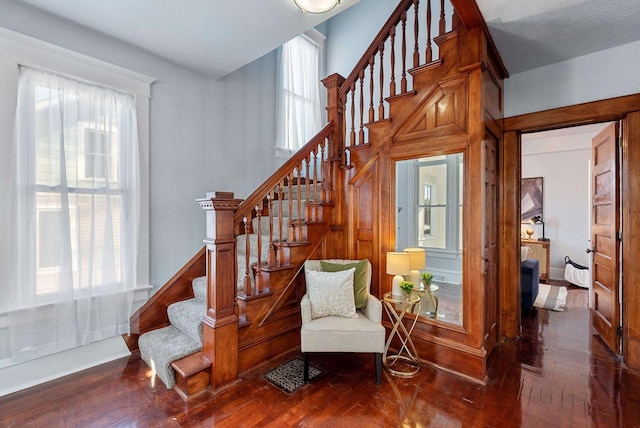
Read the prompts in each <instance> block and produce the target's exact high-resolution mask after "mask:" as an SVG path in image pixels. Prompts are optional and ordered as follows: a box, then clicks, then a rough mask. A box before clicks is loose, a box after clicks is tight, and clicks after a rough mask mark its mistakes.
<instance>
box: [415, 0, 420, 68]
mask: <svg viewBox="0 0 640 428" xmlns="http://www.w3.org/2000/svg"><path fill="white" fill-rule="evenodd" d="M419 3H420V0H413V10H414V12H415V18H414V20H413V39H414V41H415V45H414V48H413V66H414V67H417V66H419V65H420V49H419V43H418V36H419V33H420V32H419V31H418V4H419Z"/></svg>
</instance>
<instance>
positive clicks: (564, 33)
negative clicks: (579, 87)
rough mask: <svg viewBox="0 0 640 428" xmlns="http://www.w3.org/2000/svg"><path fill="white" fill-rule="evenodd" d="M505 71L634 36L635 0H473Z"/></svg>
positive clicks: (639, 9) (638, 20)
mask: <svg viewBox="0 0 640 428" xmlns="http://www.w3.org/2000/svg"><path fill="white" fill-rule="evenodd" d="M476 3H477V4H478V7H479V8H480V10H481V11H482V15H483V16H484V19H485V21H486V22H487V26H488V27H489V31H490V33H491V35H492V37H493V39H494V41H495V43H496V46H497V47H498V51H499V52H500V55H501V57H502V59H503V61H504V63H505V65H506V66H507V69H508V70H509V73H510V74H515V73H519V72H522V71H526V70H531V69H533V68H538V67H542V66H544V65H548V64H553V63H556V62H559V61H563V60H567V59H570V58H575V57H577V56H582V55H586V54H589V53H592V52H597V51H600V50H603V49H608V48H612V47H615V46H619V45H623V44H626V43H630V42H634V41H637V40H640V1H638V0H476Z"/></svg>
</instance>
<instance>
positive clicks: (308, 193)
mask: <svg viewBox="0 0 640 428" xmlns="http://www.w3.org/2000/svg"><path fill="white" fill-rule="evenodd" d="M312 155H313V152H310V153H309V156H307V158H306V159H305V160H304V162H305V165H304V168H305V169H304V170H305V173H306V175H305V182H304V184H305V192H306V195H305V197H304V200H305V203H309V200H310V199H311V190H310V189H311V183H310V181H311V176H310V175H309V172H310V171H311V158H312Z"/></svg>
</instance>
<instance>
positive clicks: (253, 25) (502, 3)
mask: <svg viewBox="0 0 640 428" xmlns="http://www.w3.org/2000/svg"><path fill="white" fill-rule="evenodd" d="M11 1H12V2H14V3H17V4H21V5H23V6H27V7H30V8H33V9H37V10H40V11H44V12H45V13H48V14H50V15H53V16H56V17H59V18H61V19H64V20H68V21H72V22H74V23H75V24H78V25H82V26H84V27H87V28H90V29H93V30H95V31H98V32H100V33H103V34H106V35H108V36H111V37H114V38H116V39H120V40H123V41H125V42H127V43H129V44H131V45H134V46H137V47H139V48H141V49H143V50H145V51H147V52H150V53H152V54H154V55H156V56H158V57H161V58H163V59H165V60H168V61H170V62H173V63H175V64H179V65H181V66H183V67H185V68H188V69H190V70H193V71H196V72H198V73H200V74H203V75H205V76H209V77H212V78H214V79H217V78H220V77H222V76H224V75H226V74H228V73H230V72H231V71H233V70H236V69H238V68H240V67H242V66H243V65H245V64H248V63H249V62H251V61H253V60H255V59H257V58H259V57H261V56H262V55H264V54H266V53H267V52H269V51H271V50H273V49H275V48H276V47H278V46H280V45H281V44H282V43H284V42H286V41H287V40H289V39H291V38H293V37H294V36H296V35H297V34H300V33H302V32H304V31H306V30H308V29H309V28H311V27H313V26H315V25H317V24H319V23H321V22H322V21H324V20H326V19H328V18H330V17H331V16H333V15H335V14H337V13H340V12H341V11H343V10H345V9H346V8H348V7H349V6H351V5H353V4H355V3H357V2H358V1H360V0H342V1H341V4H340V5H339V6H338V7H336V8H335V9H334V10H333V11H331V12H329V13H327V14H323V15H312V14H301V13H300V11H299V10H298V9H297V7H296V6H295V5H294V3H293V0H11ZM369 1H378V0H369ZM476 1H477V3H478V6H479V7H480V10H481V11H482V13H483V15H484V17H485V20H486V21H487V25H488V27H489V30H490V32H491V34H492V36H493V38H494V40H495V43H496V45H497V47H498V50H499V51H500V54H501V56H502V58H503V60H504V63H505V65H506V66H507V69H508V70H509V72H510V73H511V74H515V73H519V72H522V71H526V70H529V69H533V68H537V67H541V66H544V65H548V64H552V63H555V62H558V61H562V60H566V59H569V58H573V57H576V56H581V55H585V54H588V53H591V52H595V51H599V50H602V49H607V48H611V47H614V46H617V45H621V44H625V43H629V42H632V41H636V40H640V25H639V24H638V21H639V20H640V1H638V0H606V1H605V0H476Z"/></svg>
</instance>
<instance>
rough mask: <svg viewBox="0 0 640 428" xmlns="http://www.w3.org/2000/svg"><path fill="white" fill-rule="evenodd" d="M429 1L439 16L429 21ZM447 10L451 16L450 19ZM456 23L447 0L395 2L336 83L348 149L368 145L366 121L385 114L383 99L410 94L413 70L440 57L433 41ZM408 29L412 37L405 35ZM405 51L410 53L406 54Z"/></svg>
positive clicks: (344, 158) (346, 147) (347, 161)
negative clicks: (363, 50)
mask: <svg viewBox="0 0 640 428" xmlns="http://www.w3.org/2000/svg"><path fill="white" fill-rule="evenodd" d="M421 3H422V4H425V6H424V7H423V9H424V10H421V8H420V4H421ZM432 3H434V4H437V3H439V9H440V10H439V13H438V14H437V16H439V19H433V15H434V14H433V12H432ZM437 6H438V5H436V7H437ZM447 13H449V14H450V16H451V18H450V21H449V22H447ZM456 26H457V19H456V16H455V10H454V9H453V6H452V5H451V3H450V2H449V0H440V1H438V0H422V1H419V0H403V1H401V2H400V4H399V5H398V6H397V7H396V9H395V10H394V11H393V13H392V14H391V16H390V17H389V19H388V20H387V22H386V23H385V25H384V26H383V27H382V29H381V30H380V32H379V33H378V35H377V36H376V37H375V38H374V40H373V42H372V43H371V45H369V48H368V49H367V50H366V51H365V53H364V55H362V57H361V58H360V60H359V61H358V62H357V63H356V66H355V67H354V69H353V71H352V72H351V74H349V76H348V77H347V78H346V80H345V81H344V83H343V84H342V86H341V87H340V90H339V95H338V96H339V101H340V103H341V106H342V110H343V112H344V116H343V117H344V119H343V120H344V123H343V128H344V145H345V150H346V151H347V152H348V151H349V148H350V147H354V146H359V145H364V144H367V141H368V138H367V137H368V135H367V129H366V125H367V124H368V123H373V122H377V121H383V120H386V119H388V118H389V116H388V109H387V108H386V107H387V102H386V100H387V98H388V97H395V96H398V95H404V94H407V93H410V92H411V89H410V87H411V84H410V80H411V76H410V73H411V70H412V69H415V68H417V67H420V66H422V65H428V64H431V63H433V62H436V61H439V50H438V46H437V44H434V43H432V42H433V41H434V40H436V39H437V37H440V36H443V35H444V34H445V33H446V32H447V29H449V30H450V31H452V30H455V28H456ZM412 28H413V31H412V33H413V38H411V34H410V33H411V29H412ZM421 29H424V30H421ZM408 33H409V34H408ZM434 35H436V37H433V36H434ZM411 42H413V43H411ZM398 45H400V46H398ZM408 49H412V51H411V52H408ZM398 50H399V51H400V53H399V54H397V51H398ZM422 50H424V54H423V55H422V54H421V52H422ZM434 58H435V59H434ZM397 71H399V74H400V76H399V79H398V78H397V77H398V76H397ZM407 74H409V76H408V75H407ZM398 80H399V85H398ZM398 86H399V88H398ZM343 162H344V163H345V166H348V165H349V156H348V155H345V156H344V157H343Z"/></svg>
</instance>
